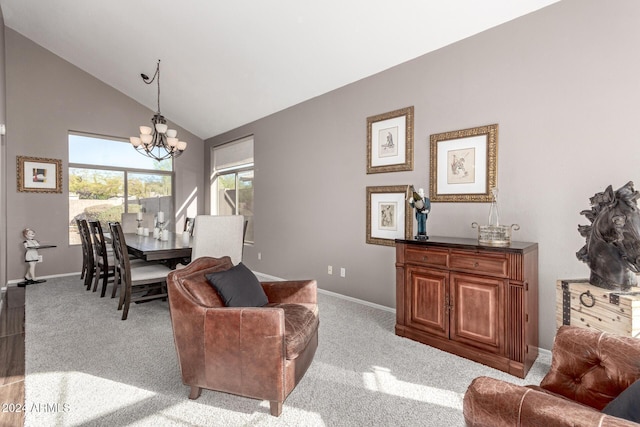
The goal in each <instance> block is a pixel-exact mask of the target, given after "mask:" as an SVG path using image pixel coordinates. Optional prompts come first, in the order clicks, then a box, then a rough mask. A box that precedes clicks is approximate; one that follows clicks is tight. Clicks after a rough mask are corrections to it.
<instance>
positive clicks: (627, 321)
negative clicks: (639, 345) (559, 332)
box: [556, 279, 640, 337]
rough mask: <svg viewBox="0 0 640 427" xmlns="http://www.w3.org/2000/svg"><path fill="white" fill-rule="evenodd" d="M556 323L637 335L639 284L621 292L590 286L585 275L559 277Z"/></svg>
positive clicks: (630, 335) (638, 324) (625, 334)
mask: <svg viewBox="0 0 640 427" xmlns="http://www.w3.org/2000/svg"><path fill="white" fill-rule="evenodd" d="M556 323H557V325H558V327H560V326H562V325H574V326H581V327H584V328H591V329H596V330H599V331H603V332H610V333H614V334H618V335H623V336H627V337H640V287H633V288H631V290H630V291H626V292H620V291H612V290H609V289H603V288H600V287H597V286H593V285H591V284H590V283H589V281H588V280H587V279H579V280H558V281H557V283H556Z"/></svg>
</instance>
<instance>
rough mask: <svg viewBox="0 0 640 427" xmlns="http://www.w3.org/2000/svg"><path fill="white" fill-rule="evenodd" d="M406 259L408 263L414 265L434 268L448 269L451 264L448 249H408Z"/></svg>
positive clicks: (405, 254)
mask: <svg viewBox="0 0 640 427" xmlns="http://www.w3.org/2000/svg"><path fill="white" fill-rule="evenodd" d="M404 257H405V260H406V262H408V263H412V264H420V265H429V266H433V267H447V266H448V264H449V251H448V250H447V249H434V248H412V247H407V249H406V250H405V253H404Z"/></svg>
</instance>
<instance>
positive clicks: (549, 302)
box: [205, 0, 640, 349]
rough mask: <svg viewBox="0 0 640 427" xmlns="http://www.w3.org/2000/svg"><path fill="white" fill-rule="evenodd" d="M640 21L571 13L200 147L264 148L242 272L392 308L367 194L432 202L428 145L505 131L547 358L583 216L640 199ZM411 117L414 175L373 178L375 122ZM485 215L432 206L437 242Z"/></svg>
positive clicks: (466, 232)
mask: <svg viewBox="0 0 640 427" xmlns="http://www.w3.org/2000/svg"><path fill="white" fill-rule="evenodd" d="M638 22H640V2H638V1H636V0H619V1H616V2H605V1H602V0H565V1H562V2H559V3H556V4H554V5H551V6H549V7H547V8H545V9H542V10H540V11H538V12H535V13H533V14H530V15H527V16H525V17H522V18H520V19H517V20H515V21H512V22H509V23H506V24H504V25H502V26H500V27H497V28H494V29H491V30H489V31H486V32H484V33H481V34H479V35H477V36H474V37H471V38H468V39H466V40H463V41H461V42H458V43H456V44H453V45H451V46H448V47H446V48H443V49H440V50H438V51H436V52H433V53H430V54H427V55H425V56H422V57H420V58H418V59H415V60H413V61H410V62H408V63H405V64H402V65H400V66H397V67H395V68H392V69H390V70H387V71H385V72H383V73H380V74H378V75H375V76H371V77H369V78H366V79H364V80H361V81H359V82H356V83H354V84H351V85H348V86H346V87H343V88H341V89H339V90H336V91H334V92H331V93H328V94H325V95H323V96H320V97H318V98H315V99H312V100H310V101H307V102H304V103H302V104H299V105H297V106H295V107H292V108H289V109H287V110H285V111H282V112H279V113H277V114H274V115H271V116H269V117H266V118H263V119H261V120H258V121H256V122H254V123H251V124H248V125H245V126H243V127H241V128H239V129H235V130H233V131H231V132H228V133H225V134H223V135H219V136H216V137H214V138H211V139H209V140H206V141H205V143H206V147H211V146H213V145H217V144H220V143H223V142H227V141H230V140H232V139H235V138H238V137H241V136H245V135H248V134H254V136H255V164H256V175H255V176H256V180H255V246H253V247H250V248H247V249H246V250H245V255H244V262H245V263H246V264H247V265H248V266H250V267H251V268H253V269H255V270H257V271H260V272H263V273H267V274H272V275H275V276H281V277H285V278H303V277H313V278H316V279H318V282H319V286H320V287H321V288H323V289H326V290H330V291H334V292H338V293H341V294H345V295H349V296H352V297H355V298H360V299H363V300H367V301H371V302H374V303H377V304H382V305H385V306H389V307H395V270H394V261H395V252H394V249H393V248H392V247H384V246H376V245H368V244H366V243H365V224H366V221H365V206H366V200H365V188H366V187H367V186H374V185H399V184H402V185H406V184H414V185H415V186H416V187H424V188H425V189H428V188H429V186H428V183H429V142H428V141H429V135H431V134H434V133H440V132H446V131H453V130H459V129H465V128H469V127H475V126H481V125H487V124H492V123H498V124H499V126H500V127H499V144H498V187H499V189H500V203H501V218H502V220H503V222H504V223H509V224H510V223H518V224H520V226H521V230H520V231H517V232H514V235H513V238H514V240H521V241H534V242H538V243H539V250H540V261H539V271H540V293H539V297H540V342H541V347H543V348H546V349H550V348H551V345H552V342H553V337H554V335H555V329H556V326H555V312H556V308H555V305H556V300H555V287H556V280H558V279H564V278H584V277H588V269H587V267H586V266H585V265H584V264H583V263H581V262H579V261H578V260H577V259H576V256H575V252H576V251H578V250H579V249H580V247H581V246H582V245H583V244H584V239H583V238H582V237H580V235H579V234H578V231H577V226H578V224H585V223H587V222H588V221H587V220H586V219H585V218H584V217H583V216H581V215H580V214H579V212H580V211H581V210H583V209H587V208H588V207H589V197H591V196H593V194H594V193H596V192H599V191H602V190H604V188H605V187H606V186H607V185H609V184H612V185H613V186H614V187H616V188H617V187H619V186H622V185H623V184H625V183H626V182H627V181H629V180H634V181H635V182H636V183H638V185H640V179H639V176H638V175H639V174H638V172H637V170H638V166H639V165H640V150H638V148H637V147H638V143H637V139H638V135H637V132H636V131H635V124H636V123H637V122H638V117H640V105H639V103H638V99H640V84H639V83H638V82H639V81H640V80H639V78H640V77H639V76H640V55H639V54H638V53H637V52H638V46H640V26H638V25H637V23H638ZM354 61H357V52H354ZM348 66H349V64H345V67H348ZM309 78H312V77H311V76H310V77H309ZM410 105H414V106H415V166H414V171H412V172H396V173H387V174H374V175H367V174H366V118H367V117H368V116H371V115H376V114H381V113H384V112H388V111H391V110H395V109H398V108H402V107H407V106H410ZM207 156H208V151H207ZM209 167H210V165H209V162H208V161H207V164H206V170H209ZM208 203H209V202H208V200H207V209H208ZM488 212H489V205H488V204H482V203H434V204H433V205H432V212H431V214H430V215H429V221H428V224H427V231H428V232H429V234H431V235H448V236H460V237H471V238H475V237H476V235H475V233H474V231H475V230H473V229H472V228H471V223H472V222H473V221H478V222H480V223H483V222H486V220H487V215H488ZM258 253H261V254H262V260H258V256H257V255H258ZM327 265H333V266H334V275H332V276H329V275H328V274H327ZM339 267H346V269H347V270H346V271H347V277H346V278H340V277H339V275H337V274H335V271H336V269H337V268H339Z"/></svg>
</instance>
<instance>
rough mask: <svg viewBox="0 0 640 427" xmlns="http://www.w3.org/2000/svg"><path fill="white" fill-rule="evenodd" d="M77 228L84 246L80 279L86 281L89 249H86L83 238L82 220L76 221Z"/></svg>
mask: <svg viewBox="0 0 640 427" xmlns="http://www.w3.org/2000/svg"><path fill="white" fill-rule="evenodd" d="M76 227H78V234H79V235H80V243H81V246H82V270H81V271H80V279H84V276H85V275H86V274H87V249H86V248H85V244H84V238H83V237H82V230H81V227H82V226H81V225H80V220H79V219H76Z"/></svg>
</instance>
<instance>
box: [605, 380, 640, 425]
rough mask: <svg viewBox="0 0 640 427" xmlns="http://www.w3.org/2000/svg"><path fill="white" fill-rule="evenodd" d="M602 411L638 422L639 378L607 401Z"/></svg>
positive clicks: (639, 410) (639, 409)
mask: <svg viewBox="0 0 640 427" xmlns="http://www.w3.org/2000/svg"><path fill="white" fill-rule="evenodd" d="M602 413H603V414H607V415H613V416H614V417H618V418H624V419H625V420H629V421H635V422H637V423H640V380H637V381H636V382H634V383H633V384H631V385H630V386H629V387H628V388H627V389H626V390H625V391H623V392H622V393H620V395H618V397H616V398H615V399H613V400H612V401H611V402H609V404H608V405H607V406H605V407H604V409H603V410H602Z"/></svg>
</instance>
